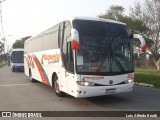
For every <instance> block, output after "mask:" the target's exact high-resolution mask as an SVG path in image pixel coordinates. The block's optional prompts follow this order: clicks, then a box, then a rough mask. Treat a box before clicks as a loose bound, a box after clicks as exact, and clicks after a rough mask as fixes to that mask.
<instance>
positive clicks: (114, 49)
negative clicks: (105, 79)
mask: <svg viewBox="0 0 160 120" xmlns="http://www.w3.org/2000/svg"><path fill="white" fill-rule="evenodd" d="M73 27H74V28H75V29H76V30H77V31H78V32H79V43H80V49H79V50H78V51H76V66H77V67H76V68H77V73H81V74H83V73H84V74H85V73H86V74H100V75H101V74H107V75H109V74H111V75H112V74H124V73H129V72H131V71H132V72H133V70H134V65H133V49H132V42H131V41H130V39H129V34H128V30H127V27H126V25H123V24H117V23H110V22H102V21H90V20H74V21H73Z"/></svg>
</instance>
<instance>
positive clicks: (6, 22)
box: [0, 0, 141, 48]
mask: <svg viewBox="0 0 160 120" xmlns="http://www.w3.org/2000/svg"><path fill="white" fill-rule="evenodd" d="M1 1H3V0H1ZM135 1H141V0H6V1H4V2H3V3H1V7H2V23H3V29H4V37H5V38H6V39H7V44H8V45H9V47H10V48H11V47H12V44H13V43H14V42H15V40H18V39H21V38H23V37H26V36H35V35H37V34H39V33H40V32H42V31H44V30H46V29H48V28H50V27H52V26H54V24H56V23H57V22H58V21H61V20H62V19H64V18H67V17H70V16H88V17H96V16H98V15H100V14H104V13H105V11H106V10H107V9H108V8H109V7H110V6H111V5H120V6H123V7H124V8H125V10H126V11H125V14H128V11H129V8H130V6H133V5H134V2H135ZM0 28H1V26H0ZM0 33H1V38H2V37H3V36H2V30H0Z"/></svg>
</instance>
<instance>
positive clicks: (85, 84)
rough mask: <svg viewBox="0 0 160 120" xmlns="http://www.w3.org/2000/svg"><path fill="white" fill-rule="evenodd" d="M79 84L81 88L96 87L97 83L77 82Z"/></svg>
mask: <svg viewBox="0 0 160 120" xmlns="http://www.w3.org/2000/svg"><path fill="white" fill-rule="evenodd" d="M77 84H78V85H81V86H94V85H95V83H93V82H86V81H77Z"/></svg>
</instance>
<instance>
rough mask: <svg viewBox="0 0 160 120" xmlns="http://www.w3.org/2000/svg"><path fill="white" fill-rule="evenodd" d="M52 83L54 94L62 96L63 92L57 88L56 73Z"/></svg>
mask: <svg viewBox="0 0 160 120" xmlns="http://www.w3.org/2000/svg"><path fill="white" fill-rule="evenodd" d="M53 85H54V86H53V87H54V91H55V93H56V95H57V96H59V97H63V96H64V95H65V94H64V92H62V91H60V89H59V80H58V77H57V75H56V76H55V78H54V84H53Z"/></svg>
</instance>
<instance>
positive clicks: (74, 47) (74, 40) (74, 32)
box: [71, 28, 79, 50]
mask: <svg viewBox="0 0 160 120" xmlns="http://www.w3.org/2000/svg"><path fill="white" fill-rule="evenodd" d="M71 40H72V41H71V46H72V50H79V34H78V31H77V30H76V29H74V28H72V30H71Z"/></svg>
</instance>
